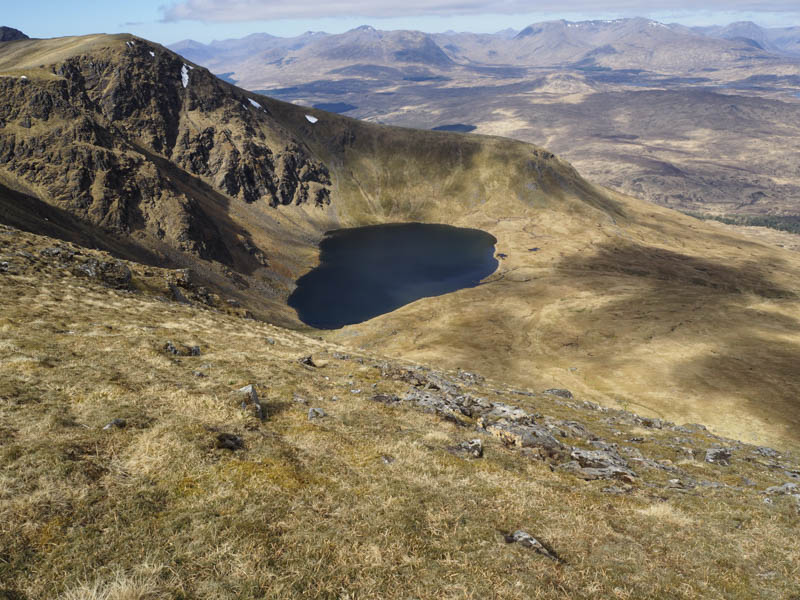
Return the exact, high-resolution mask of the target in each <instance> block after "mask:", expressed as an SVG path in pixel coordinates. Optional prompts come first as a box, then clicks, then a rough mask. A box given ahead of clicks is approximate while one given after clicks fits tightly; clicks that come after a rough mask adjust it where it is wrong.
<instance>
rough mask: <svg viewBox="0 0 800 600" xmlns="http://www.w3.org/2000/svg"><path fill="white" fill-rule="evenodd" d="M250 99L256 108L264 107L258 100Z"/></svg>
mask: <svg viewBox="0 0 800 600" xmlns="http://www.w3.org/2000/svg"><path fill="white" fill-rule="evenodd" d="M248 100H249V101H250V104H252V105H253V106H255V107H256V108H264V107H263V106H261V105H260V104H259V103H258V102H256V101H255V100H253V99H252V98H248Z"/></svg>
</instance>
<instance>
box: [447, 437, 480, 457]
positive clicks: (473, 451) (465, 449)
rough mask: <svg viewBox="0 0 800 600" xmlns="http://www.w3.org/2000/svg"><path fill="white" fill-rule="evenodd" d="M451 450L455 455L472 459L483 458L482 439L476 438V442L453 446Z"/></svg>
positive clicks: (471, 441)
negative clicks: (462, 455) (463, 455)
mask: <svg viewBox="0 0 800 600" xmlns="http://www.w3.org/2000/svg"><path fill="white" fill-rule="evenodd" d="M449 450H450V451H451V452H453V453H454V454H466V455H468V456H471V457H472V458H482V457H483V442H481V440H480V439H478V438H475V439H474V440H468V441H466V442H461V443H460V444H457V445H455V446H451V447H450V448H449Z"/></svg>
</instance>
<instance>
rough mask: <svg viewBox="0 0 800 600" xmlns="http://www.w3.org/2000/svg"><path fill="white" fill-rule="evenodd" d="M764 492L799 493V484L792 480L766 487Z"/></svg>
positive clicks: (778, 493) (777, 493)
mask: <svg viewBox="0 0 800 600" xmlns="http://www.w3.org/2000/svg"><path fill="white" fill-rule="evenodd" d="M764 493H765V494H769V495H770V496H775V495H778V496H783V495H787V494H800V485H797V484H796V483H792V482H788V483H784V484H783V485H774V486H772V487H769V488H767V489H766V491H765V492H764Z"/></svg>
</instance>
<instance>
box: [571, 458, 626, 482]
mask: <svg viewBox="0 0 800 600" xmlns="http://www.w3.org/2000/svg"><path fill="white" fill-rule="evenodd" d="M557 469H558V470H559V471H564V472H566V473H572V474H573V475H575V476H576V477H579V478H580V479H585V480H587V481H593V480H595V479H618V480H620V481H624V482H626V483H633V481H634V480H635V477H636V473H634V472H633V471H631V470H630V469H628V468H627V467H619V466H616V465H611V466H608V467H603V468H595V467H582V466H581V465H580V463H579V462H578V461H577V460H571V461H569V462H567V463H564V464H563V465H559V466H558V467H557Z"/></svg>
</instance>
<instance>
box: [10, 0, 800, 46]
mask: <svg viewBox="0 0 800 600" xmlns="http://www.w3.org/2000/svg"><path fill="white" fill-rule="evenodd" d="M595 6H596V5H594V4H592V3H589V2H584V1H575V0H573V1H572V2H566V3H565V2H559V3H556V2H543V3H538V4H537V8H538V9H537V10H535V11H531V10H530V7H529V5H528V4H526V3H524V2H521V1H515V0H509V1H508V2H504V3H503V4H502V5H501V8H498V5H497V4H489V3H484V2H481V1H480V0H472V1H471V2H454V1H453V0H439V3H438V4H436V3H434V4H431V3H415V0H409V1H408V2H406V3H404V4H402V5H397V4H393V3H380V2H378V3H373V4H371V5H369V6H368V7H367V6H363V5H355V4H353V5H350V4H348V3H347V2H346V1H343V2H340V3H336V4H324V3H317V2H313V1H311V0H299V1H298V2H295V3H293V4H292V5H285V4H282V3H278V2H275V1H274V0H237V1H235V2H228V1H223V0H185V1H183V2H172V3H170V4H168V5H165V4H164V3H163V0H142V1H141V2H138V3H135V4H128V3H125V4H121V5H117V4H108V5H102V6H97V5H96V3H94V2H90V1H89V0H81V1H78V2H74V3H71V4H69V5H65V4H64V3H63V2H56V1H55V0H45V1H44V2H38V3H36V5H33V3H28V4H23V5H20V6H17V7H15V10H14V14H13V15H9V16H8V17H7V18H6V19H7V20H6V22H4V23H2V24H3V25H7V26H9V27H14V28H17V29H19V30H21V31H23V32H24V33H25V34H27V35H29V36H30V37H37V38H47V37H61V36H67V35H85V34H90V33H122V32H126V33H132V34H135V35H138V36H140V37H143V38H147V39H150V40H153V41H155V42H159V43H161V44H165V45H168V44H174V43H175V42H178V41H181V40H185V39H192V40H196V41H199V42H202V43H209V42H211V41H214V40H223V39H234V38H242V37H245V36H247V35H251V34H254V33H267V34H270V35H275V36H279V37H294V36H297V35H300V34H302V33H305V32H307V31H316V32H325V33H330V34H337V33H344V32H345V31H349V30H351V29H354V28H356V27H359V26H361V25H370V26H372V27H375V28H376V29H380V30H398V29H410V30H418V31H424V32H427V33H443V32H447V31H457V32H472V33H495V32H497V31H501V30H504V29H509V28H510V29H515V30H521V29H523V28H524V27H526V26H527V25H530V24H531V23H536V22H541V21H553V20H559V19H564V20H567V21H585V20H614V19H619V18H631V17H644V18H649V19H653V20H655V21H659V22H661V23H678V24H681V25H686V26H689V27H693V26H709V25H720V26H725V25H728V24H730V23H734V22H738V21H752V22H754V23H756V24H757V25H760V26H762V27H789V26H793V25H795V24H800V8H798V7H797V6H796V4H795V3H794V2H788V1H784V0H775V1H771V2H749V3H748V2H742V1H738V0H731V1H727V2H721V1H712V2H708V3H706V4H705V6H706V7H707V8H704V9H702V10H700V9H695V8H692V7H691V6H690V5H689V3H688V2H685V1H681V0H677V1H673V2H667V3H663V2H662V3H661V4H660V6H661V8H655V9H654V8H652V5H650V4H646V3H644V2H631V1H630V0H619V1H618V2H616V3H615V2H611V3H606V4H605V5H604V9H603V10H597V9H596V8H595Z"/></svg>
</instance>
